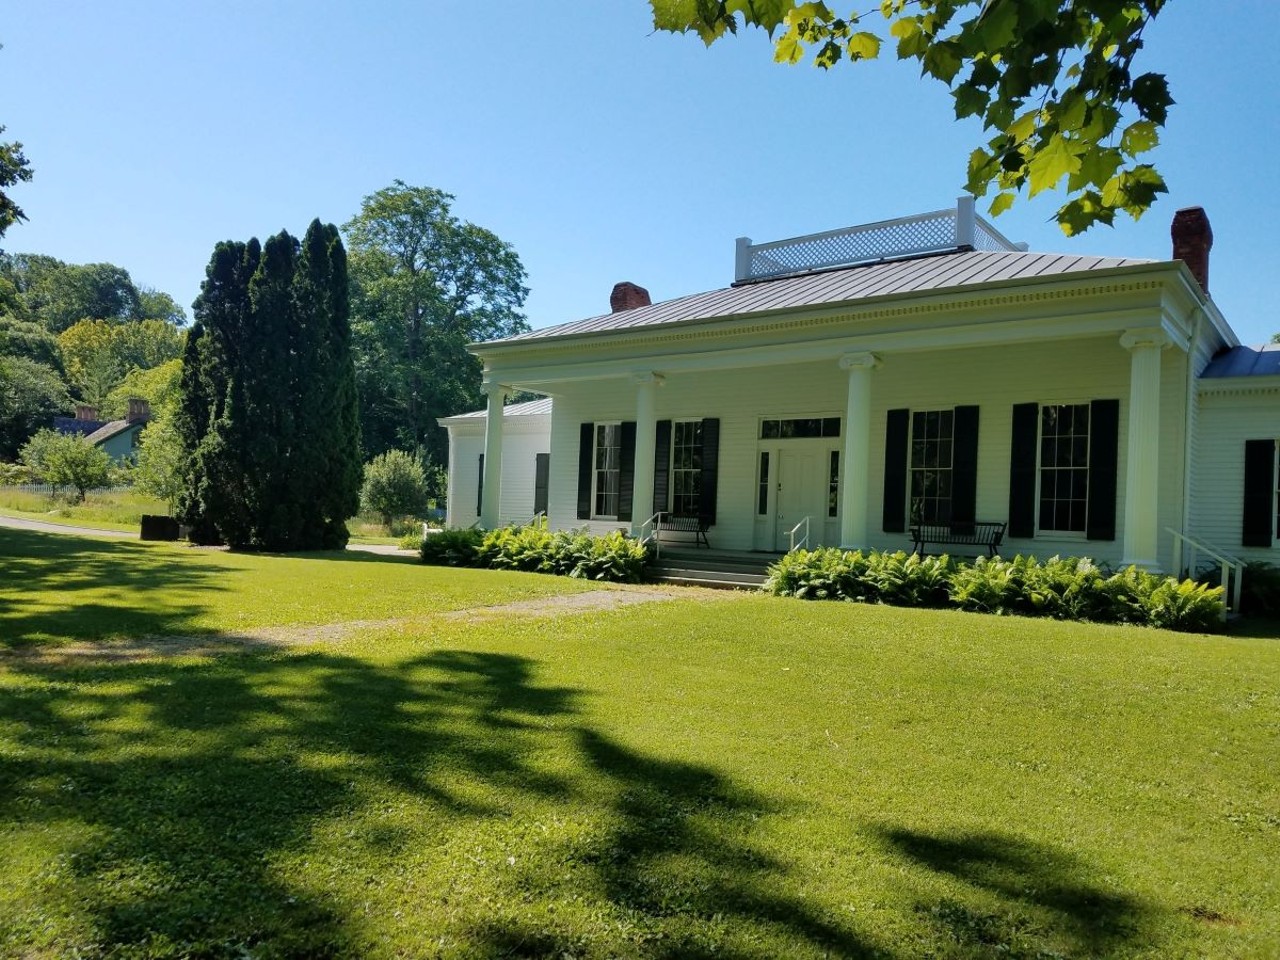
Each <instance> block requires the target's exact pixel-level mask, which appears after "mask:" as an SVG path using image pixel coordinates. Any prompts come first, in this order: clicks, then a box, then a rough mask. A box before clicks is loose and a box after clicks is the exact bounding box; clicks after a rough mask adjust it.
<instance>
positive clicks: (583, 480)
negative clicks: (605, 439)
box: [578, 423, 596, 520]
mask: <svg viewBox="0 0 1280 960" xmlns="http://www.w3.org/2000/svg"><path fill="white" fill-rule="evenodd" d="M595 439H596V425H595V424H594V423H584V424H583V425H582V426H581V427H579V428H578V519H579V520H590V519H591V457H592V455H593V454H594V453H595Z"/></svg>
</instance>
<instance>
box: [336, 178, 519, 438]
mask: <svg viewBox="0 0 1280 960" xmlns="http://www.w3.org/2000/svg"><path fill="white" fill-rule="evenodd" d="M452 201H453V197H452V196H451V195H450V194H447V193H445V192H443V191H441V190H436V189H434V188H432V187H411V186H409V185H407V184H405V183H404V182H403V181H400V180H397V181H395V182H394V183H393V184H392V185H391V186H390V187H387V188H386V189H384V190H379V191H378V192H377V193H375V194H372V195H371V196H368V197H365V198H364V202H363V204H362V206H361V209H360V213H359V214H357V215H356V216H355V217H354V218H353V219H352V220H351V221H349V222H348V223H347V224H346V225H345V227H344V229H345V231H346V234H347V238H348V243H349V246H350V248H351V281H352V330H353V335H354V338H355V348H356V353H357V377H358V381H359V388H360V398H361V428H362V435H363V438H364V447H365V451H366V453H367V454H369V455H373V454H378V453H383V452H385V451H387V450H390V449H393V448H397V447H399V448H408V449H410V450H412V451H414V452H415V453H416V454H417V455H419V456H426V457H427V458H428V459H430V460H432V461H434V462H436V463H441V462H443V460H444V457H445V455H446V448H447V441H446V439H445V436H444V431H443V430H442V429H440V428H439V427H438V426H437V425H436V418H437V417H443V416H449V415H452V414H456V413H462V412H464V411H466V410H469V409H474V408H476V407H477V406H480V405H482V397H481V394H480V374H481V370H480V363H479V361H477V360H476V359H475V358H474V357H473V356H471V355H470V354H469V353H467V351H466V345H467V343H469V342H471V341H475V340H488V339H493V338H497V337H503V336H509V335H510V334H513V333H517V332H520V331H522V330H527V329H528V324H527V323H526V321H525V318H524V315H523V314H522V313H521V312H520V308H521V307H522V306H523V305H524V301H525V297H526V296H528V293H529V291H528V288H527V287H526V286H525V271H524V266H523V265H522V264H521V263H520V258H519V256H517V254H516V252H515V250H514V249H513V248H512V247H511V245H510V244H508V243H505V242H504V241H502V240H501V239H499V238H498V237H497V236H496V235H495V234H493V233H491V232H490V231H488V230H486V229H484V228H483V227H478V226H476V225H475V224H472V223H467V222H464V221H462V220H459V219H458V218H457V217H455V216H454V215H453V213H452V209H451V203H452Z"/></svg>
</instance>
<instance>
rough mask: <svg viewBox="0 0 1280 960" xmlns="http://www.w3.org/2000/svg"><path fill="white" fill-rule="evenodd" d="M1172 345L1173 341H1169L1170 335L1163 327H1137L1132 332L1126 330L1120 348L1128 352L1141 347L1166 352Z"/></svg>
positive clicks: (1121, 338)
mask: <svg viewBox="0 0 1280 960" xmlns="http://www.w3.org/2000/svg"><path fill="white" fill-rule="evenodd" d="M1172 345H1173V341H1172V340H1170V339H1169V335H1168V334H1167V333H1165V332H1164V328H1162V327H1135V328H1134V329H1132V330H1126V331H1125V332H1124V333H1123V334H1121V336H1120V346H1122V347H1124V348H1125V349H1126V350H1136V349H1138V348H1139V347H1157V348H1159V349H1161V350H1164V349H1165V348H1166V347H1170V346H1172Z"/></svg>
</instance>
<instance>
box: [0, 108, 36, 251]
mask: <svg viewBox="0 0 1280 960" xmlns="http://www.w3.org/2000/svg"><path fill="white" fill-rule="evenodd" d="M0 133H4V127H2V126H0ZM32 173H33V171H32V169H31V164H30V163H29V162H27V158H26V157H25V156H24V155H23V153H22V144H20V143H18V142H17V141H16V140H13V141H10V142H7V143H5V142H0V238H2V237H3V236H4V234H5V231H6V230H8V229H9V228H10V227H11V226H13V225H14V224H15V223H17V222H18V221H19V220H25V219H27V215H26V214H25V213H23V212H22V208H21V207H20V206H18V205H17V204H16V203H14V201H13V198H12V197H10V196H9V194H8V189H9V187H12V186H13V185H14V184H16V183H25V182H27V181H28V180H30V179H31V177H32Z"/></svg>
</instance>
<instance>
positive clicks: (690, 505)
mask: <svg viewBox="0 0 1280 960" xmlns="http://www.w3.org/2000/svg"><path fill="white" fill-rule="evenodd" d="M671 427H672V429H671V512H672V514H674V515H675V516H677V517H696V516H697V515H698V511H699V509H700V508H701V504H702V421H701V420H677V421H675V423H673V424H672V425H671Z"/></svg>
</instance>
